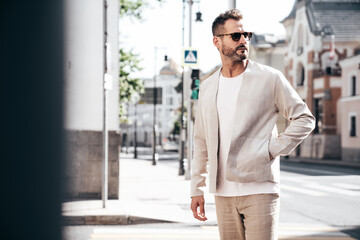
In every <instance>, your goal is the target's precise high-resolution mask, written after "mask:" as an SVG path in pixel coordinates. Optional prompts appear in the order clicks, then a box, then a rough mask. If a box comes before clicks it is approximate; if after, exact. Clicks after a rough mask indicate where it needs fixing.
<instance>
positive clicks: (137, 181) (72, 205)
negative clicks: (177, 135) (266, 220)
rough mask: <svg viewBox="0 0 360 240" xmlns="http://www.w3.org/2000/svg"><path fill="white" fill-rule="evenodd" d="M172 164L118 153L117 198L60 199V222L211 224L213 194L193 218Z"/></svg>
mask: <svg viewBox="0 0 360 240" xmlns="http://www.w3.org/2000/svg"><path fill="white" fill-rule="evenodd" d="M142 157H143V156H142ZM145 157H146V156H145ZM174 164H177V161H176V160H174V159H173V160H170V161H165V160H159V161H158V164H157V165H156V166H152V165H151V160H150V159H146V160H142V159H133V158H132V154H128V155H126V154H121V158H120V200H108V202H107V208H106V209H104V208H102V201H101V200H89V201H73V202H66V203H63V217H64V224H65V225H130V224H143V223H184V224H188V225H193V226H195V225H197V226H200V225H201V226H207V227H214V228H215V227H216V226H217V221H216V212H215V206H214V199H213V196H212V195H210V194H208V191H207V190H206V191H205V201H206V216H207V218H208V221H206V222H200V221H198V220H196V219H194V218H193V215H192V212H191V210H190V181H189V180H185V177H184V176H178V168H177V167H174ZM279 234H280V239H300V238H298V237H301V236H315V235H316V236H318V237H324V238H321V239H354V238H348V237H347V235H346V234H344V233H342V232H340V229H337V228H333V227H331V226H326V225H318V224H305V225H304V224H296V223H287V222H286V223H285V222H281V221H280V226H279ZM293 237H295V238H293ZM329 237H331V238H329ZM304 239H305V238H304ZM306 239H311V238H306ZM313 239H315V238H313ZM316 239H318V238H316ZM319 239H320V238H319Z"/></svg>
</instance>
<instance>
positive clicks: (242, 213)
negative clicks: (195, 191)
mask: <svg viewBox="0 0 360 240" xmlns="http://www.w3.org/2000/svg"><path fill="white" fill-rule="evenodd" d="M215 207H216V215H217V220H218V225H219V233H220V239H221V240H245V239H246V240H277V228H278V222H279V209H280V199H279V195H278V194H255V195H249V196H240V197H219V196H215Z"/></svg>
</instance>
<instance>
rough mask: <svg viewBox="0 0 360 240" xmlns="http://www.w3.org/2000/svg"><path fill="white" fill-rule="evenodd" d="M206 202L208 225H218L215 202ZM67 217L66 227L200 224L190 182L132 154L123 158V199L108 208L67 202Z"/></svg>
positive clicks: (161, 164)
mask: <svg viewBox="0 0 360 240" xmlns="http://www.w3.org/2000/svg"><path fill="white" fill-rule="evenodd" d="M142 157H147V156H142ZM171 162H172V164H174V162H176V160H171ZM205 199H206V205H207V209H206V210H207V212H206V214H207V216H208V219H209V220H208V221H207V224H216V215H215V207H214V200H213V198H212V197H209V196H208V195H205ZM63 216H64V221H65V225H72V224H75V225H78V224H86V225H92V224H139V223H159V222H177V223H189V224H199V223H200V222H199V221H197V220H196V219H194V218H193V215H192V212H191V210H190V181H188V180H185V177H184V176H179V175H178V169H177V168H174V167H173V166H172V167H171V166H168V165H166V163H164V161H162V160H159V162H158V164H157V165H156V166H153V165H151V161H150V159H149V160H140V159H133V158H132V154H129V155H126V154H121V157H120V200H108V202H107V208H106V209H103V208H102V201H101V200H88V201H74V202H66V203H63Z"/></svg>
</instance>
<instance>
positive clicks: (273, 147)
mask: <svg viewBox="0 0 360 240" xmlns="http://www.w3.org/2000/svg"><path fill="white" fill-rule="evenodd" d="M274 93H275V107H276V109H277V110H278V111H279V112H280V113H281V114H282V115H283V116H284V117H285V118H286V119H287V120H288V121H290V124H289V126H288V127H287V128H286V129H285V131H284V132H283V133H281V134H280V135H279V136H278V137H276V138H273V139H271V140H270V142H269V151H270V153H271V155H272V156H273V157H276V156H284V155H288V154H290V153H291V151H293V150H294V149H295V148H296V146H297V145H298V144H300V143H301V141H302V140H304V139H305V138H306V137H307V136H308V135H309V134H310V133H311V131H312V130H313V129H314V127H315V118H314V116H313V115H312V114H311V112H310V110H309V108H308V107H307V105H306V103H305V102H304V101H303V100H302V99H301V98H300V96H299V95H298V93H297V92H296V91H295V89H294V88H293V87H292V86H291V84H290V83H289V81H288V80H287V79H286V78H285V77H284V75H283V74H282V73H280V72H279V73H278V74H277V77H276V82H275V92H274Z"/></svg>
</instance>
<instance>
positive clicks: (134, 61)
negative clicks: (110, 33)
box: [119, 0, 163, 123]
mask: <svg viewBox="0 0 360 240" xmlns="http://www.w3.org/2000/svg"><path fill="white" fill-rule="evenodd" d="M156 1H158V2H162V1H163V0H156ZM119 3H120V18H123V17H135V18H136V19H138V20H141V19H142V16H141V14H142V11H143V9H144V8H145V7H146V6H147V0H119ZM119 55H120V59H119V61H120V71H119V81H120V83H119V84H120V91H119V94H120V99H119V100H120V109H119V117H120V122H121V123H123V122H128V119H127V105H128V103H129V102H136V101H138V100H139V98H140V94H141V93H143V92H144V90H145V88H144V83H143V81H142V80H141V79H140V78H134V77H133V73H135V72H138V71H141V70H142V68H141V67H140V66H139V64H140V59H139V55H137V54H134V53H133V52H132V50H130V51H126V50H124V49H120V50H119Z"/></svg>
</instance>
